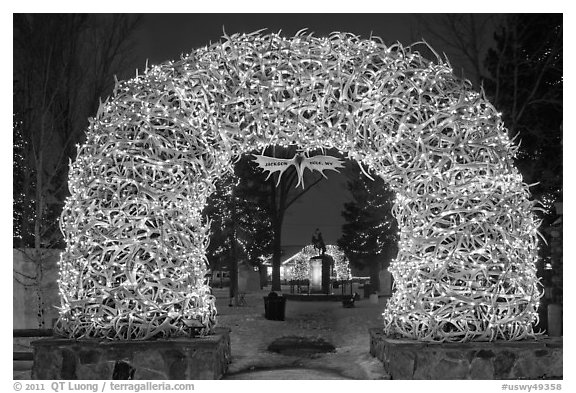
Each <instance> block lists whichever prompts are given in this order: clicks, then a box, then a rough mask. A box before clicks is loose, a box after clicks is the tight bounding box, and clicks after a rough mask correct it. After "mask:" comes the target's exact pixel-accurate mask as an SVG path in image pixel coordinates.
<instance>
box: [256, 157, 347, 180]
mask: <svg viewBox="0 0 576 393" xmlns="http://www.w3.org/2000/svg"><path fill="white" fill-rule="evenodd" d="M253 156H254V157H255V161H256V163H257V164H258V166H259V167H260V169H262V170H263V171H268V172H269V173H268V177H266V180H268V179H269V178H270V176H272V174H273V173H276V172H279V176H278V181H277V182H276V186H278V184H280V179H281V178H282V174H283V173H284V172H285V171H286V170H287V169H288V168H290V167H291V166H292V165H294V167H295V168H296V173H297V174H298V183H297V184H296V187H298V186H299V185H302V188H304V170H305V169H306V168H308V169H310V170H311V171H318V172H320V174H321V175H322V176H324V177H325V178H326V175H325V174H324V171H325V170H328V169H330V170H333V171H336V172H340V171H339V170H338V169H336V168H344V165H343V163H342V160H340V159H339V158H336V157H331V156H313V157H307V156H306V155H304V153H297V154H296V155H295V156H294V157H292V158H274V157H268V156H264V155H257V154H253Z"/></svg>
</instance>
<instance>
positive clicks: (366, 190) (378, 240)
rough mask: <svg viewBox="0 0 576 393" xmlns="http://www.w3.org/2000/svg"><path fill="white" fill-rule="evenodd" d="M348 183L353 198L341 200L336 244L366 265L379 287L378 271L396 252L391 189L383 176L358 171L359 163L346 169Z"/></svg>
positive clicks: (375, 285) (396, 231)
mask: <svg viewBox="0 0 576 393" xmlns="http://www.w3.org/2000/svg"><path fill="white" fill-rule="evenodd" d="M348 176H349V178H350V180H349V181H348V183H347V186H348V189H349V190H350V193H351V194H352V201H351V202H347V203H345V204H344V210H343V211H342V216H343V217H344V219H345V220H346V223H345V224H344V225H343V226H342V237H341V238H340V239H338V246H339V247H340V248H341V249H342V250H344V252H345V253H346V255H347V256H348V258H350V262H351V263H352V264H353V265H356V266H358V267H368V268H369V270H370V281H371V283H372V285H373V288H374V289H375V290H379V288H380V280H379V273H380V270H381V269H382V268H385V267H387V266H388V265H389V263H390V260H391V259H392V258H393V257H394V256H396V254H397V252H398V246H397V243H398V228H397V223H396V220H395V219H394V217H392V214H391V208H392V204H393V199H394V193H393V192H392V191H391V190H390V189H389V187H388V186H387V185H386V183H385V182H384V180H382V178H380V177H378V176H375V177H374V180H370V179H368V178H367V177H366V176H364V175H362V174H361V173H360V169H359V167H358V164H355V166H354V167H353V168H352V169H351V170H349V172H348Z"/></svg>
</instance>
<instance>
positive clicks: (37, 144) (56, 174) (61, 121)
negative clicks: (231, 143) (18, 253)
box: [14, 14, 139, 249]
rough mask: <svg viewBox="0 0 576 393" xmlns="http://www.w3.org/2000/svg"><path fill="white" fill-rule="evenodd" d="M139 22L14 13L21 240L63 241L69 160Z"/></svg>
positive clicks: (22, 243)
mask: <svg viewBox="0 0 576 393" xmlns="http://www.w3.org/2000/svg"><path fill="white" fill-rule="evenodd" d="M138 20H139V19H138V17H133V16H127V15H88V14H50V15H48V14H46V15H41V14H33V15H30V14H28V15H26V14H15V15H14V118H15V121H14V136H15V141H16V143H17V144H18V147H17V148H16V147H15V149H19V151H18V158H17V157H16V156H15V161H14V172H15V174H19V176H15V177H14V189H15V190H18V191H19V196H18V199H15V200H14V219H15V223H14V225H15V231H14V232H15V233H19V234H20V236H19V237H15V238H14V242H15V246H17V247H34V248H35V249H39V248H41V247H48V248H50V247H59V246H62V237H61V234H60V232H59V230H58V225H57V219H58V216H59V214H60V211H61V208H62V205H63V201H64V199H65V197H66V195H67V187H66V185H67V181H66V180H67V171H68V162H69V160H70V159H71V158H72V157H73V155H74V153H75V152H74V148H75V145H76V144H77V143H79V142H80V141H81V140H82V138H83V137H84V133H83V130H84V129H85V128H86V126H87V125H88V117H89V116H90V115H91V114H94V113H95V112H96V110H97V108H98V103H99V99H100V97H101V96H103V95H105V93H106V92H107V91H110V89H111V88H112V86H113V83H114V79H113V75H114V73H115V72H116V70H118V69H119V68H120V67H121V65H122V63H123V61H124V59H126V56H125V55H126V53H127V52H126V49H127V44H128V43H129V40H128V39H129V36H130V34H131V33H132V32H133V31H134V29H135V28H136V26H137V23H138ZM16 128H17V129H16ZM15 153H16V151H15ZM28 234H31V235H32V236H29V235H28Z"/></svg>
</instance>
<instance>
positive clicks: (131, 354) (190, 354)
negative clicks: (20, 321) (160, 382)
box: [32, 329, 231, 380]
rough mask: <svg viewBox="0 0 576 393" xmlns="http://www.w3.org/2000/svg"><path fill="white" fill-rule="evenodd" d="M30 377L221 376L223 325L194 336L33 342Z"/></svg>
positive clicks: (225, 351) (226, 354)
mask: <svg viewBox="0 0 576 393" xmlns="http://www.w3.org/2000/svg"><path fill="white" fill-rule="evenodd" d="M32 347H33V348H34V363H33V365H32V379H69V380H71V379H108V380H114V379H136V380H143V379H144V380H150V379H164V380H170V379H180V380H183V379H220V378H222V376H223V375H224V374H225V373H226V371H227V370H228V364H229V363H230V356H231V354H230V336H229V330H228V329H215V334H213V335H210V336H204V337H195V338H172V339H159V340H148V341H101V340H95V339H91V340H69V339H62V338H47V339H41V340H38V341H34V342H32Z"/></svg>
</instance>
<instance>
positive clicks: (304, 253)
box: [290, 244, 352, 280]
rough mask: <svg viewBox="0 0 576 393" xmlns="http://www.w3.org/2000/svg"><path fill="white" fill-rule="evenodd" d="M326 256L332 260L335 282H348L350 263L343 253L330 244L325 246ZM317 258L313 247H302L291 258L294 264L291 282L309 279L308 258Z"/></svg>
mask: <svg viewBox="0 0 576 393" xmlns="http://www.w3.org/2000/svg"><path fill="white" fill-rule="evenodd" d="M326 255H328V256H330V257H332V259H333V260H334V272H335V273H336V277H335V278H336V280H349V279H350V278H352V273H351V271H350V262H349V261H348V258H347V257H346V255H345V254H344V252H343V251H342V250H341V249H340V248H339V247H338V246H334V245H332V244H329V245H327V246H326ZM315 256H318V250H317V249H315V248H314V246H313V245H308V246H306V247H304V248H303V249H302V250H301V251H300V252H299V253H298V254H296V255H295V256H294V257H293V261H294V262H290V264H291V265H293V268H292V270H291V277H290V279H291V280H307V279H309V278H310V258H312V257H315Z"/></svg>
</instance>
